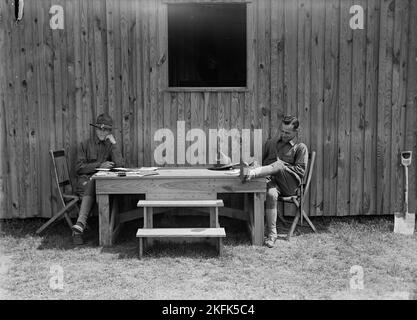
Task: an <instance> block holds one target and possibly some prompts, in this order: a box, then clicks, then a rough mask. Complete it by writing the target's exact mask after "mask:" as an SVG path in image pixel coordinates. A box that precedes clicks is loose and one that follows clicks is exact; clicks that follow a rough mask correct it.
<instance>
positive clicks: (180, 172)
mask: <svg viewBox="0 0 417 320" xmlns="http://www.w3.org/2000/svg"><path fill="white" fill-rule="evenodd" d="M154 172H157V173H158V174H154V175H145V176H140V175H138V173H132V174H131V175H130V174H129V172H127V176H122V177H120V176H118V175H117V172H111V171H109V172H98V173H96V174H94V175H93V179H96V180H108V179H110V180H114V179H166V178H178V179H195V178H206V179H213V178H218V179H230V178H235V179H239V169H233V170H208V169H206V168H188V167H186V168H184V167H180V168H158V170H156V171H154ZM261 179H262V178H261ZM254 180H258V179H254Z"/></svg>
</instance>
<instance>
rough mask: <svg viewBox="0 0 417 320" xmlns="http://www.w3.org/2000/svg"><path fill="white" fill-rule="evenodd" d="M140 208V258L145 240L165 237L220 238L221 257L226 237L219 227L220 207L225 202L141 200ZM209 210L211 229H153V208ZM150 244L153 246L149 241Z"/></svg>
mask: <svg viewBox="0 0 417 320" xmlns="http://www.w3.org/2000/svg"><path fill="white" fill-rule="evenodd" d="M137 206H138V207H142V208H143V229H141V228H139V229H138V231H137V233H136V237H138V238H139V258H142V256H143V250H144V247H145V245H146V242H144V241H143V238H164V237H183V238H191V237H193V238H194V237H200V238H206V237H211V238H218V239H217V241H216V247H217V250H218V253H219V255H221V254H222V238H223V237H225V236H226V233H225V231H224V228H220V225H219V207H223V206H224V204H223V200H140V201H139V202H138V205H137ZM161 207H164V208H187V207H188V208H190V207H192V208H209V209H210V227H209V228H159V229H153V208H161ZM147 242H148V244H149V245H151V244H152V240H151V239H149V240H148V241H147Z"/></svg>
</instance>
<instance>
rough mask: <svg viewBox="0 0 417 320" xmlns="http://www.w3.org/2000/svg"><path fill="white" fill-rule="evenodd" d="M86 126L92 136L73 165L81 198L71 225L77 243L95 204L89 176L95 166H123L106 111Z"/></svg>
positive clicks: (92, 186)
mask: <svg viewBox="0 0 417 320" xmlns="http://www.w3.org/2000/svg"><path fill="white" fill-rule="evenodd" d="M90 125H91V126H93V127H95V128H96V129H95V136H94V138H93V139H89V140H87V141H86V142H85V143H82V144H81V152H80V158H79V160H78V162H77V164H76V167H75V169H76V172H77V180H78V182H77V188H76V192H77V193H78V194H79V195H80V196H81V197H82V200H81V208H80V212H79V215H78V220H77V223H76V224H75V225H73V226H72V229H73V231H74V234H73V235H74V237H77V241H76V242H77V244H81V243H82V238H81V235H82V233H83V232H84V229H85V226H86V224H87V218H88V215H89V213H90V211H91V209H92V208H93V205H94V204H95V197H96V188H95V182H94V180H92V179H91V176H92V175H93V174H94V173H95V172H97V168H106V169H110V168H112V167H114V166H116V167H123V166H124V160H123V157H122V154H121V152H120V149H119V148H118V145H117V144H116V140H115V139H114V136H113V134H112V128H113V120H112V118H111V117H110V116H109V115H107V114H101V115H99V116H98V117H97V121H96V123H95V124H91V123H90ZM74 240H75V238H74Z"/></svg>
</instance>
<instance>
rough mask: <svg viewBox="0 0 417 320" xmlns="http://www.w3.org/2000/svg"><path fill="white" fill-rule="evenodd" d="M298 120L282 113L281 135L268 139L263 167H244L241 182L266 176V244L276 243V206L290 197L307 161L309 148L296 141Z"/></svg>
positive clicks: (297, 184)
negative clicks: (279, 198) (279, 199)
mask: <svg viewBox="0 0 417 320" xmlns="http://www.w3.org/2000/svg"><path fill="white" fill-rule="evenodd" d="M298 126H299V121H298V119H297V118H296V117H294V116H285V117H284V119H283V120H282V124H281V135H280V136H277V137H275V138H272V139H270V140H268V141H267V142H266V143H265V148H264V150H263V155H262V165H263V167H256V166H255V167H253V168H251V167H249V168H245V169H246V170H245V173H244V181H249V180H251V179H252V178H255V177H265V176H267V194H266V208H265V216H266V227H267V237H266V240H265V245H266V246H267V247H269V248H272V247H274V246H275V241H276V239H277V229H276V220H277V207H278V197H279V196H284V197H285V196H292V195H294V194H296V191H297V188H298V187H299V186H300V184H301V182H302V181H303V178H304V174H305V170H306V167H307V163H308V150H307V146H306V145H305V144H304V143H296V142H295V137H296V135H297V132H298Z"/></svg>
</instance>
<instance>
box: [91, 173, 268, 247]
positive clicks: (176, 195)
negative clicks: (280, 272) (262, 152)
mask: <svg viewBox="0 0 417 320" xmlns="http://www.w3.org/2000/svg"><path fill="white" fill-rule="evenodd" d="M157 172H158V173H159V174H158V175H151V176H143V177H137V176H136V177H135V176H126V177H118V176H117V175H116V174H111V173H109V174H108V175H105V176H104V175H100V176H98V175H94V176H93V179H94V180H95V182H96V195H97V203H98V212H99V241H100V245H102V246H109V245H112V244H113V241H114V237H113V236H112V234H113V231H114V230H115V228H117V226H116V225H117V224H118V223H117V222H115V221H117V215H118V209H117V204H116V203H117V202H116V201H113V199H112V198H113V195H117V194H145V197H146V200H170V199H177V200H191V199H194V200H213V199H217V195H218V194H219V193H243V194H245V197H244V199H245V201H244V211H240V210H236V209H233V208H224V210H223V211H221V212H220V214H221V215H226V216H230V217H233V218H238V219H243V220H246V221H247V222H248V227H249V230H250V233H251V238H252V239H251V240H252V244H254V245H262V243H263V236H264V200H265V192H266V180H265V178H258V179H254V180H251V181H250V182H248V183H244V184H242V183H241V181H240V179H239V176H238V174H237V175H236V174H232V172H231V171H229V170H228V171H213V170H208V169H204V168H184V167H183V168H167V169H166V168H159V169H158V171H157ZM137 212H138V218H139V209H137Z"/></svg>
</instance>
